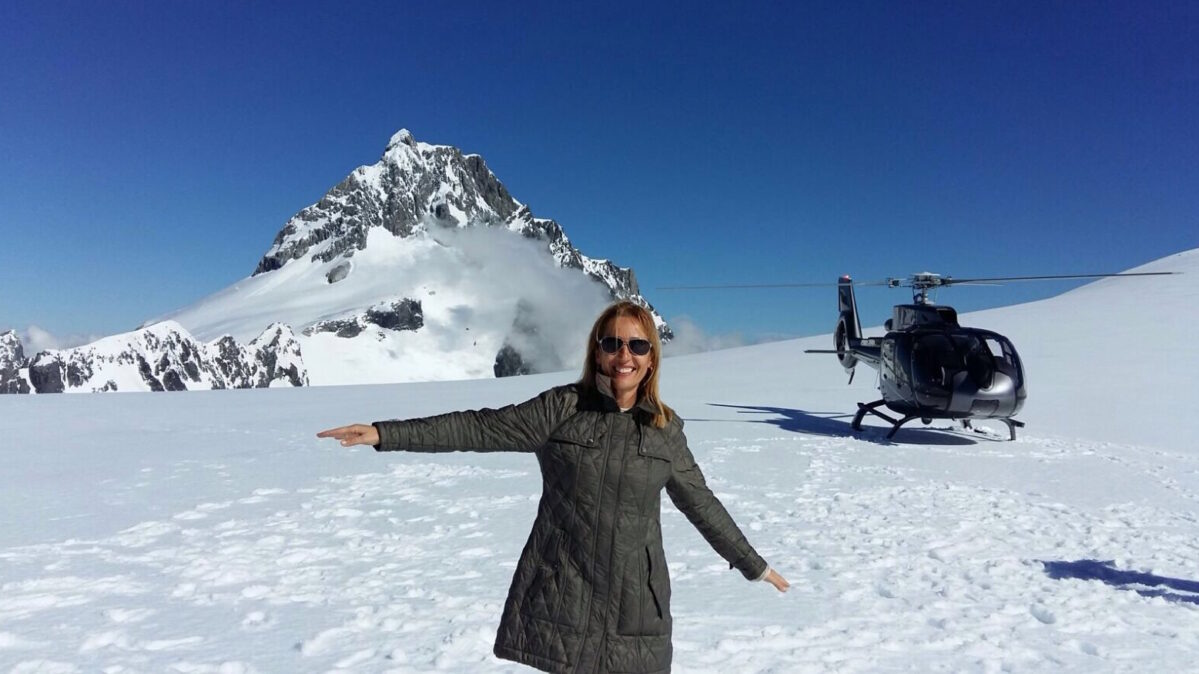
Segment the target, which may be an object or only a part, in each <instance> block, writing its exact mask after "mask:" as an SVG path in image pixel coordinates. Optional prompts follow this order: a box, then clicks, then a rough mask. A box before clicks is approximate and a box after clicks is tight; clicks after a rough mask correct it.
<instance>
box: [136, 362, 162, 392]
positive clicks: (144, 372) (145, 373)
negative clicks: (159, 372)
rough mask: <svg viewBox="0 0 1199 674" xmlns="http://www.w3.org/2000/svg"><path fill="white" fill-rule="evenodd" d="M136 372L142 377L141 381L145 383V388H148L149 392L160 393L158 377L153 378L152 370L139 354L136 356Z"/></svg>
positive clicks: (160, 386)
mask: <svg viewBox="0 0 1199 674" xmlns="http://www.w3.org/2000/svg"><path fill="white" fill-rule="evenodd" d="M137 371H138V374H140V375H141V376H142V381H144V382H146V386H149V387H150V390H151V391H162V390H163V388H162V382H160V381H158V377H155V376H154V370H152V369H151V368H150V364H149V363H147V362H146V359H145V358H144V357H142V355H141V354H140V353H139V354H137Z"/></svg>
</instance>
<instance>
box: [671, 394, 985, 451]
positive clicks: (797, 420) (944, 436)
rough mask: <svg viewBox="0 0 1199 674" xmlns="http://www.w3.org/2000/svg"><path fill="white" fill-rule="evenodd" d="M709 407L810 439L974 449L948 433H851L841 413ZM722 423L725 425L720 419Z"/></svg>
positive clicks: (904, 430) (871, 429)
mask: <svg viewBox="0 0 1199 674" xmlns="http://www.w3.org/2000/svg"><path fill="white" fill-rule="evenodd" d="M708 404H709V405H711V406H712V407H727V408H731V409H736V410H740V412H739V414H774V415H777V417H776V418H765V419H751V420H748V422H749V423H757V424H772V425H774V426H778V427H779V428H781V429H783V430H784V431H791V432H793V433H809V434H812V435H827V436H831V437H839V438H857V439H859V440H865V441H866V442H874V443H878V444H880V445H890V444H913V445H976V444H978V443H977V442H976V441H975V440H973V439H971V438H967V437H963V436H961V435H957V434H955V433H954V432H950V431H937V430H927V429H920V428H908V427H907V426H904V427H903V428H900V429H899V432H898V433H896V434H895V437H894V438H892V439H890V440H888V439H887V437H886V436H887V431H888V430H889V429H886V428H883V427H881V426H869V425H866V426H863V427H862V430H861V431H855V430H853V426H852V425H851V424H850V421H851V420H852V419H853V415H852V414H842V413H840V412H809V411H807V410H800V409H792V408H789V407H764V406H759V405H726V404H723V403H708ZM687 421H716V420H715V419H687ZM721 421H724V420H723V419H722V420H721Z"/></svg>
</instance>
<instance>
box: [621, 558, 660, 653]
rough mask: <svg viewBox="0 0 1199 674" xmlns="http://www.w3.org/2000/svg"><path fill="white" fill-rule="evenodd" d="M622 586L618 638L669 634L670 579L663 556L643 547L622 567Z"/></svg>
mask: <svg viewBox="0 0 1199 674" xmlns="http://www.w3.org/2000/svg"><path fill="white" fill-rule="evenodd" d="M623 581H624V582H623V583H622V584H621V592H620V614H619V615H618V616H617V620H616V632H617V634H623V635H627V636H657V635H663V634H670V622H671V621H670V578H669V576H668V575H667V572H666V556H665V555H664V554H662V553H661V552H658V553H657V554H655V552H654V550H653V548H652V547H651V546H645V547H644V548H643V549H642V551H641V552H640V554H634V555H633V556H632V559H630V560H629V561H628V562H627V563H626V564H625V575H624V579H623Z"/></svg>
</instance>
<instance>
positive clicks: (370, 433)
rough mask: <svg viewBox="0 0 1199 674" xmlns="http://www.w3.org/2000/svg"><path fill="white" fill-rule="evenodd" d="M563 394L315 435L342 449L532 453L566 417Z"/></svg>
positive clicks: (358, 426) (555, 392)
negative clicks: (367, 448)
mask: <svg viewBox="0 0 1199 674" xmlns="http://www.w3.org/2000/svg"><path fill="white" fill-rule="evenodd" d="M568 398H569V396H568V395H566V394H565V392H563V391H561V390H559V389H551V390H549V391H546V392H544V393H542V394H541V395H539V396H537V397H536V398H533V399H531V400H527V401H525V402H523V403H520V404H519V405H508V406H506V407H502V408H500V409H481V410H469V411H464V412H451V413H449V414H439V415H437V416H432V417H424V418H420V419H408V420H403V421H400V420H393V421H376V422H375V423H374V424H371V425H367V424H351V425H349V426H341V427H338V428H331V429H328V430H325V431H321V432H320V433H317V437H320V438H333V439H335V440H339V441H341V444H342V445H343V446H346V447H350V446H353V445H374V446H375V449H377V450H380V451H392V450H408V451H418V452H449V451H459V450H468V451H504V450H509V451H532V450H534V449H536V448H537V447H539V446H541V445H542V444H543V443H544V442H545V440H546V438H547V437H548V436H549V433H550V431H552V430H553V429H554V428H555V427H556V426H557V424H558V423H560V421H561V420H562V419H563V418H565V414H566V413H568V409H569V406H568V405H567V402H568Z"/></svg>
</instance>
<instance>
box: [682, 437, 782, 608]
mask: <svg viewBox="0 0 1199 674" xmlns="http://www.w3.org/2000/svg"><path fill="white" fill-rule="evenodd" d="M673 463H674V469H673V472H672V474H671V476H670V480H669V481H668V482H667V483H666V493H667V494H669V495H670V500H671V501H673V502H674V504H675V506H676V507H677V508H678V509H679V510H680V511H681V512H682V513H683V515H685V516H686V517H687V519H688V520H689V521H690V522H691V524H692V525H694V526H695V528H696V529H698V530H699V533H700V534H701V535H702V536H703V537H704V540H706V541H708V544H709V545H711V546H712V549H714V550H716V552H717V553H718V554H719V555H720V556H721V557H724V559H725V561H727V562H728V563H729V566H730V567H731V568H736V569H737V570H738V571H740V572H741V574H742V575H743V576H745V577H746V578H747V579H749V580H764V581H766V582H768V583H770V584H771V585H773V586H774V587H775V588H776V589H777V590H778V591H779V592H786V591H787V588H788V587H790V584H789V583H788V582H787V580H786V579H785V578H783V577H782V576H781V575H779V573H778V572H777V571H775V570H774V569H772V568H770V567H769V565H767V564H766V560H764V559H762V557H761V555H759V554H758V552H757V551H756V550H754V548H753V546H751V545H750V544H749V541H747V540H746V539H745V534H743V533H741V529H740V528H739V527H738V526H737V523H736V522H734V521H733V517H732V516H731V515H729V512H728V510H725V507H724V504H722V503H721V502H720V499H718V498H716V495H715V494H713V493H712V490H711V489H709V488H708V484H707V481H706V480H704V474H703V472H702V471H700V469H699V465H697V464H696V463H695V457H694V456H692V454H691V450H690V449H687V448H686V447H684V448H683V451H682V453H681V456H680V457H679V458H678V459H677V460H676V461H674V462H673Z"/></svg>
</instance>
